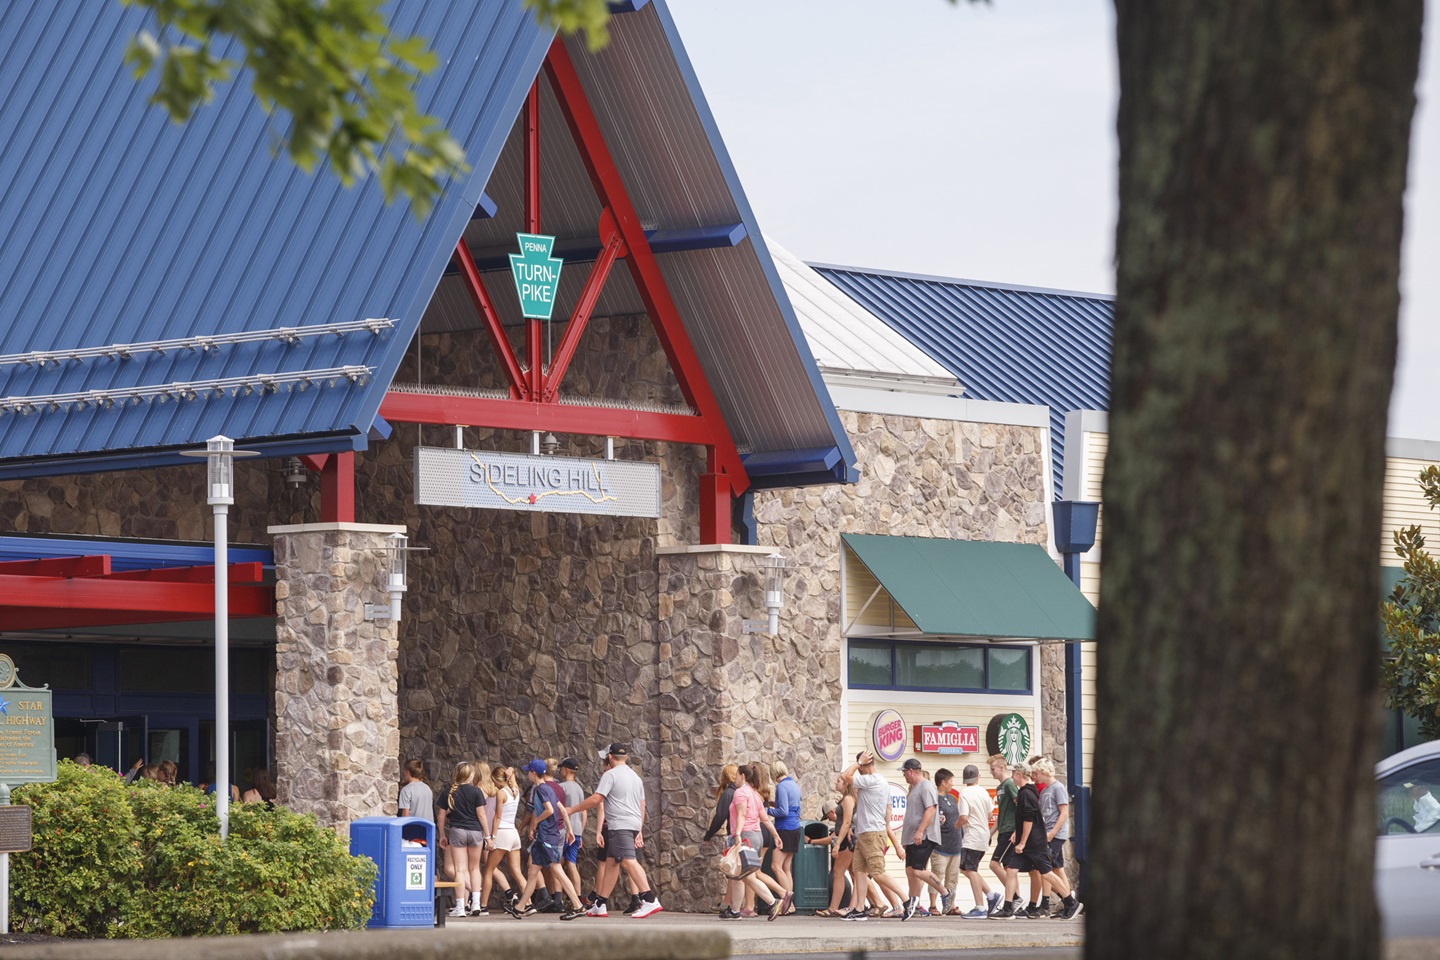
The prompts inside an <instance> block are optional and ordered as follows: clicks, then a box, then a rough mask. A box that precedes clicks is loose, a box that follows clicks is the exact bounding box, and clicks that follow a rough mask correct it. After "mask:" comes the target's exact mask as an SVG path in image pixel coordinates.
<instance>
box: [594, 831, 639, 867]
mask: <svg viewBox="0 0 1440 960" xmlns="http://www.w3.org/2000/svg"><path fill="white" fill-rule="evenodd" d="M639 832H640V831H638V830H609V829H607V830H606V831H605V855H604V857H603V859H605V860H614V861H616V862H617V863H618V862H619V861H621V860H638V859H639V857H638V856H636V854H635V835H636V834H637V833H639Z"/></svg>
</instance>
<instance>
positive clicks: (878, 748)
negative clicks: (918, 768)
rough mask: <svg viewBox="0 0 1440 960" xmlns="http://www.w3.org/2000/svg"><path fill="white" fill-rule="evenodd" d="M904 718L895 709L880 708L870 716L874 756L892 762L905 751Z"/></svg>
mask: <svg viewBox="0 0 1440 960" xmlns="http://www.w3.org/2000/svg"><path fill="white" fill-rule="evenodd" d="M905 740H906V737H905V718H904V717H902V716H900V714H899V712H897V711H895V710H881V711H880V712H878V713H876V714H875V716H873V717H871V718H870V742H871V743H872V744H873V745H874V747H875V758H876V759H877V760H883V761H884V762H886V763H894V762H895V761H896V760H899V759H900V757H901V756H902V755H904V753H905Z"/></svg>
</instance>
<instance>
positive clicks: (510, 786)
mask: <svg viewBox="0 0 1440 960" xmlns="http://www.w3.org/2000/svg"><path fill="white" fill-rule="evenodd" d="M490 782H491V784H492V785H493V786H494V787H495V810H496V811H497V813H496V817H495V820H494V821H493V824H494V828H495V829H494V832H493V833H492V834H491V836H490V856H489V857H487V858H486V860H485V878H484V882H483V884H482V886H481V889H480V902H481V903H483V904H488V903H489V902H490V885H491V883H492V882H493V881H494V879H495V870H496V868H497V867H499V866H500V861H501V860H504V861H505V865H506V866H507V867H508V868H509V871H510V889H509V890H508V891H506V893H507V895H508V896H509V897H510V898H511V899H512V900H513V899H514V898H515V895H516V894H515V891H516V890H518V889H520V888H521V887H523V886H524V885H525V883H524V878H525V875H524V874H523V873H521V872H520V831H518V830H516V829H515V811H516V810H517V809H519V806H520V788H519V786H517V785H516V783H515V768H514V767H502V766H499V765H497V766H496V767H495V771H494V772H493V773H491V774H490ZM502 879H503V877H502Z"/></svg>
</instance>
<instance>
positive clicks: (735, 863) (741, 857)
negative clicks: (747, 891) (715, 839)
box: [720, 840, 760, 880]
mask: <svg viewBox="0 0 1440 960" xmlns="http://www.w3.org/2000/svg"><path fill="white" fill-rule="evenodd" d="M759 869H760V854H759V853H757V852H756V851H755V850H754V848H752V847H751V846H750V844H749V843H747V842H745V841H744V840H741V841H739V842H737V843H736V844H735V845H734V846H732V847H731V848H730V849H729V850H726V851H725V852H724V853H722V854H721V855H720V872H721V873H723V874H725V876H727V877H729V878H730V879H731V880H743V879H745V878H746V877H748V876H750V874H752V873H754V872H755V871H757V870H759Z"/></svg>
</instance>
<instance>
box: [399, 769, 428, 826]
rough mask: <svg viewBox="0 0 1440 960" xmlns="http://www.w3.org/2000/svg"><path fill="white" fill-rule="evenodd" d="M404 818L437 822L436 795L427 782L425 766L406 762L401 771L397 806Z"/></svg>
mask: <svg viewBox="0 0 1440 960" xmlns="http://www.w3.org/2000/svg"><path fill="white" fill-rule="evenodd" d="M396 806H397V807H398V808H399V812H400V816H402V817H419V818H421V819H422V820H429V821H430V822H431V823H434V822H435V794H434V792H433V791H431V789H430V785H429V784H428V783H426V782H425V764H424V763H423V762H421V761H419V760H406V761H405V766H404V768H403V769H401V771H400V802H399V803H398V804H396Z"/></svg>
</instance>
